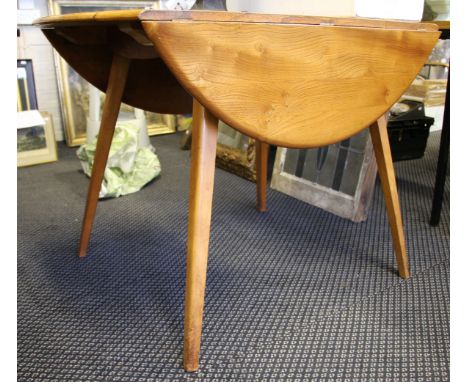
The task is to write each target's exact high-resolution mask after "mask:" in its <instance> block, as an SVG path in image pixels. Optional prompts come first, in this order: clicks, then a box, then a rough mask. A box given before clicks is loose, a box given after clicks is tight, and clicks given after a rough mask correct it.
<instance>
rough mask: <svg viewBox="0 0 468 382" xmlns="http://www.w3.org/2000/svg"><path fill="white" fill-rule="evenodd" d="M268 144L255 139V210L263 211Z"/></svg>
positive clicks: (264, 208)
mask: <svg viewBox="0 0 468 382" xmlns="http://www.w3.org/2000/svg"><path fill="white" fill-rule="evenodd" d="M268 150H269V145H268V144H267V143H264V142H260V141H255V164H256V168H257V210H258V211H260V212H265V211H266V210H267V206H266V189H267V172H268Z"/></svg>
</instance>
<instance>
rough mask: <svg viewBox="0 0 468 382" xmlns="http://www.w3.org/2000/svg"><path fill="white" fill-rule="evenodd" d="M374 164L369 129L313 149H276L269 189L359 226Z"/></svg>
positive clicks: (374, 172) (369, 196) (371, 187)
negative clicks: (332, 143) (357, 223)
mask: <svg viewBox="0 0 468 382" xmlns="http://www.w3.org/2000/svg"><path fill="white" fill-rule="evenodd" d="M376 175H377V164H376V161H375V156H374V149H373V146H372V141H371V139H370V135H369V132H368V129H365V130H363V131H362V132H361V133H359V134H357V135H355V136H353V137H351V138H349V139H346V140H344V141H342V142H339V143H336V144H334V145H330V146H326V147H319V148H316V149H286V148H278V150H277V152H276V159H275V165H274V168H273V175H272V178H271V188H272V189H275V190H277V191H280V192H283V193H285V194H287V195H289V196H292V197H294V198H297V199H299V200H302V201H303V202H306V203H309V204H312V205H314V206H316V207H319V208H322V209H324V210H326V211H328V212H331V213H333V214H335V215H338V216H340V217H343V218H346V219H350V220H352V221H354V222H361V221H364V220H366V219H367V210H368V207H369V205H370V202H371V200H372V194H373V192H374V185H375V178H376Z"/></svg>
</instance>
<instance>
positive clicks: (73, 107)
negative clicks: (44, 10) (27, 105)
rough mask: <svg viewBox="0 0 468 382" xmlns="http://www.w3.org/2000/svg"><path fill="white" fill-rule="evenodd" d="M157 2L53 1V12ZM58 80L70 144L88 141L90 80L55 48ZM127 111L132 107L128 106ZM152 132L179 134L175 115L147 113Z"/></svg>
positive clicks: (83, 10)
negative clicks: (87, 124)
mask: <svg viewBox="0 0 468 382" xmlns="http://www.w3.org/2000/svg"><path fill="white" fill-rule="evenodd" d="M155 3H157V2H155V1H147V0H144V1H142V0H131V1H111V0H90V1H86V0H49V3H48V5H49V14H51V15H62V14H67V13H75V12H94V11H104V10H114V9H135V8H142V9H143V8H147V7H151V6H153V5H154V4H155ZM54 56H55V65H56V72H57V80H58V85H59V93H60V104H61V109H62V117H63V126H64V130H65V138H66V142H67V145H68V146H78V145H81V144H83V143H85V142H86V118H87V114H88V104H89V91H88V82H87V81H86V80H85V79H83V78H82V77H81V76H80V75H79V74H78V73H77V72H76V71H75V70H73V68H71V67H70V66H69V65H68V64H67V63H66V61H65V60H64V59H63V58H61V57H60V56H59V55H58V53H57V52H56V51H54ZM123 108H124V109H125V110H127V111H128V110H129V108H131V106H128V105H124V104H123ZM145 116H146V121H147V126H148V134H149V135H150V136H152V135H159V134H168V133H175V132H176V131H177V124H176V119H175V116H174V115H170V114H157V113H151V112H145Z"/></svg>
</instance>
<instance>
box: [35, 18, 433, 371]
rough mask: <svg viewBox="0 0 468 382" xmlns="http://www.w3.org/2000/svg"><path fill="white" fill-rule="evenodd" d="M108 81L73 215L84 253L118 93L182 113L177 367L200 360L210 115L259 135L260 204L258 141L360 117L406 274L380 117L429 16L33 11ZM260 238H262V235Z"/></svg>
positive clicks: (88, 69) (68, 54) (93, 74)
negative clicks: (186, 125)
mask: <svg viewBox="0 0 468 382" xmlns="http://www.w3.org/2000/svg"><path fill="white" fill-rule="evenodd" d="M35 24H36V25H38V26H39V27H40V28H41V29H42V30H43V32H44V33H45V35H46V37H47V38H48V40H49V41H50V42H51V44H52V45H53V46H54V48H55V49H56V50H57V51H58V53H59V54H60V55H61V56H62V57H63V58H64V59H65V60H66V61H67V62H68V63H69V64H70V65H71V66H72V67H73V68H74V69H75V70H76V71H77V72H78V73H79V74H80V75H81V76H83V77H84V78H85V79H86V80H88V81H89V82H90V83H92V84H93V85H94V86H96V87H97V88H99V89H100V90H102V91H104V92H106V100H105V103H104V108H103V115H102V121H101V128H100V132H99V136H98V142H97V148H96V156H95V161H94V166H93V172H92V177H91V181H90V185H89V191H88V198H87V202H86V207H85V215H84V219H83V226H82V233H81V241H80V245H79V256H85V255H86V249H87V246H88V242H89V237H90V234H91V228H92V224H93V220H94V215H95V211H96V206H97V201H98V194H99V189H100V186H101V182H102V178H103V174H104V169H105V166H106V161H107V156H108V153H109V149H110V144H111V141H112V136H113V132H114V127H115V123H116V120H117V115H118V112H119V108H120V103H121V102H125V103H127V104H129V105H132V106H135V107H138V108H141V109H144V110H148V111H152V112H157V113H171V114H179V113H181V114H182V113H191V112H193V141H192V159H191V175H190V201H189V217H188V220H189V221H188V250H187V281H186V294H185V335H184V367H185V369H186V370H187V371H195V370H197V369H198V365H199V352H200V340H201V331H202V317H203V305H204V293H205V281H206V270H207V260H208V243H209V235H210V222H211V203H212V193H213V184H214V169H215V157H216V138H217V128H218V120H222V121H224V122H225V123H227V124H228V125H230V126H231V127H233V128H235V129H237V130H239V131H240V132H242V133H244V134H246V135H248V136H250V137H253V138H255V139H256V140H257V146H256V147H257V171H258V176H257V178H258V180H257V208H258V210H259V211H265V210H266V197H265V195H266V161H267V150H268V144H272V145H278V146H283V147H291V148H312V147H318V146H325V145H329V144H333V143H336V142H339V141H341V140H343V139H346V138H348V137H350V136H352V135H354V134H356V133H358V132H359V131H361V130H363V129H365V128H367V127H370V133H371V137H372V142H373V145H374V150H375V154H376V159H377V165H378V171H379V174H380V179H381V183H382V189H383V192H384V196H385V202H386V205H387V211H388V217H389V221H390V228H391V231H392V236H393V244H394V248H395V253H396V260H397V264H398V270H399V273H400V276H401V277H403V278H408V277H409V276H410V271H409V268H408V259H407V255H406V249H405V240H404V234H403V225H402V219H401V213H400V206H399V201H398V195H397V189H396V183H395V174H394V169H393V164H392V158H391V154H390V148H389V142H388V136H387V130H386V118H385V114H386V112H387V111H388V109H389V108H390V107H391V106H392V105H393V104H394V103H395V102H396V101H397V100H398V99H399V97H400V96H401V95H402V93H403V92H404V91H405V90H406V88H407V87H408V86H409V85H410V83H411V82H412V80H413V79H414V78H415V76H416V75H417V73H418V72H419V70H420V68H421V67H422V66H423V64H424V62H425V61H426V59H427V57H428V55H429V54H430V52H431V50H432V48H433V46H434V45H435V43H436V42H437V39H438V37H439V32H438V30H437V26H436V25H433V24H426V23H411V22H401V21H392V20H372V19H359V18H330V17H313V16H284V15H265V14H251V13H231V12H212V11H154V10H146V11H144V10H130V11H128V10H126V11H103V12H92V13H80V14H68V15H62V16H49V17H45V18H42V19H40V20H38V21H36V22H35ZM259 240H261V238H259Z"/></svg>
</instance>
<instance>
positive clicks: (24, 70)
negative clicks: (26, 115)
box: [16, 60, 37, 111]
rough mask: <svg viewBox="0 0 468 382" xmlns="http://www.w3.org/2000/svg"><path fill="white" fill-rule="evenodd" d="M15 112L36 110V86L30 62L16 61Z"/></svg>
mask: <svg viewBox="0 0 468 382" xmlns="http://www.w3.org/2000/svg"><path fill="white" fill-rule="evenodd" d="M16 85H17V101H16V105H17V111H25V110H37V98H36V86H35V84H34V72H33V64H32V60H17V64H16Z"/></svg>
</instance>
